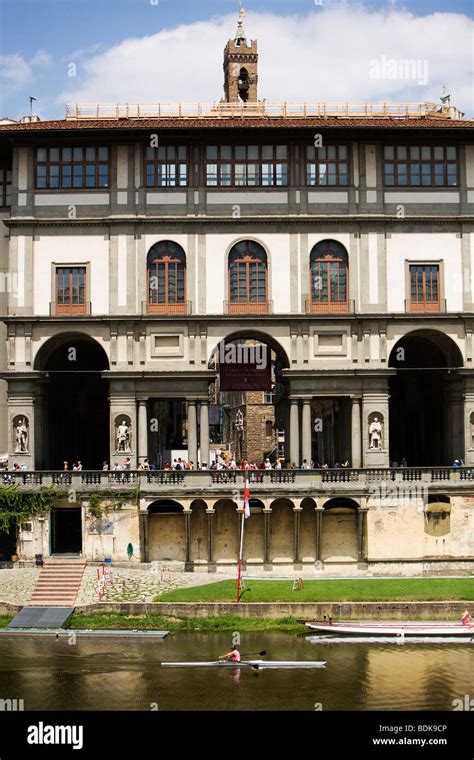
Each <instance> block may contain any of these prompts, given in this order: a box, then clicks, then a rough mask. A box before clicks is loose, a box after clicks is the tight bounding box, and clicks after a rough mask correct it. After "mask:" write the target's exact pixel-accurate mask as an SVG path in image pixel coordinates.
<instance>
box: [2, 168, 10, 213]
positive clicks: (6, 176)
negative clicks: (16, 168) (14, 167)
mask: <svg viewBox="0 0 474 760" xmlns="http://www.w3.org/2000/svg"><path fill="white" fill-rule="evenodd" d="M11 205H12V173H11V169H6V168H0V206H2V207H4V206H11Z"/></svg>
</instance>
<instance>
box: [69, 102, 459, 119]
mask: <svg viewBox="0 0 474 760" xmlns="http://www.w3.org/2000/svg"><path fill="white" fill-rule="evenodd" d="M426 116H429V117H430V118H443V119H454V120H460V119H462V117H463V114H462V113H461V112H460V111H458V110H457V109H456V108H454V107H453V106H445V105H441V104H439V103H429V102H425V103H412V102H406V103H368V102H361V103H349V102H347V101H346V102H338V103H324V102H316V103H267V102H266V101H261V102H258V103H241V102H239V103H148V104H147V103H67V104H66V119H70V120H77V119H232V118H242V119H245V118H250V119H252V118H256V117H257V118H268V119H298V118H299V119H306V118H311V117H318V118H326V117H341V118H368V117H369V118H370V117H374V118H378V119H380V118H390V119H393V118H401V119H406V118H420V117H426Z"/></svg>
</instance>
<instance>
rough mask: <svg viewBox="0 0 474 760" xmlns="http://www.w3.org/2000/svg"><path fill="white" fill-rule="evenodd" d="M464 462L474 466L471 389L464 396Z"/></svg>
mask: <svg viewBox="0 0 474 760" xmlns="http://www.w3.org/2000/svg"><path fill="white" fill-rule="evenodd" d="M466 382H467V379H466ZM471 415H473V417H472V424H471ZM464 462H465V464H469V465H472V464H474V392H473V391H472V390H471V388H469V391H468V392H467V393H465V395H464Z"/></svg>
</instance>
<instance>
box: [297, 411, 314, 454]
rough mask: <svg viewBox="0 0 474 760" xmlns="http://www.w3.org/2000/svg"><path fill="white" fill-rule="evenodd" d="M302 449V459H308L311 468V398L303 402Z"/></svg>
mask: <svg viewBox="0 0 474 760" xmlns="http://www.w3.org/2000/svg"><path fill="white" fill-rule="evenodd" d="M302 449H303V453H302V457H301V459H302V460H303V459H306V462H307V464H308V467H311V453H312V452H311V400H310V399H309V398H305V399H304V400H303V421H302ZM296 464H299V462H297V463H296Z"/></svg>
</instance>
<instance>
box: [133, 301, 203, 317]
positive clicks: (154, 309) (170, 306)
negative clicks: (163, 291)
mask: <svg viewBox="0 0 474 760" xmlns="http://www.w3.org/2000/svg"><path fill="white" fill-rule="evenodd" d="M191 313H192V302H191V301H182V302H181V303H149V302H148V301H142V314H162V315H166V314H170V315H172V314H191Z"/></svg>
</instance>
